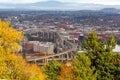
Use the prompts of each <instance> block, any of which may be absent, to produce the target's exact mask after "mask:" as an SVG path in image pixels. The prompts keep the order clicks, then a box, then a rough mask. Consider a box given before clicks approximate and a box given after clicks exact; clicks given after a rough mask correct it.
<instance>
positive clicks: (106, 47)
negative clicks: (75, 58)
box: [85, 31, 116, 80]
mask: <svg viewBox="0 0 120 80" xmlns="http://www.w3.org/2000/svg"><path fill="white" fill-rule="evenodd" d="M115 44H116V42H115V40H114V37H113V36H111V37H110V40H109V41H101V42H100V41H98V36H97V34H96V32H95V31H93V32H91V34H90V35H89V36H87V37H86V40H85V49H86V51H87V55H88V56H89V58H90V59H91V63H92V66H94V67H95V68H96V72H97V79H98V80H112V79H114V71H115V66H114V64H113V63H112V60H113V59H114V53H113V52H112V50H113V49H114V48H115Z"/></svg>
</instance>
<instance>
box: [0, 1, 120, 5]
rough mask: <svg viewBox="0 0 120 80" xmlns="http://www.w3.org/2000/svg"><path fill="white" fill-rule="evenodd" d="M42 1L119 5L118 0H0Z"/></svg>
mask: <svg viewBox="0 0 120 80" xmlns="http://www.w3.org/2000/svg"><path fill="white" fill-rule="evenodd" d="M44 1H59V2H70V3H71V2H72V3H94V4H104V5H120V0H81V1H80V0H0V3H11V4H12V3H13V4H19V3H36V2H44Z"/></svg>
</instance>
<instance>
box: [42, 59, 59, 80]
mask: <svg viewBox="0 0 120 80" xmlns="http://www.w3.org/2000/svg"><path fill="white" fill-rule="evenodd" d="M60 71H61V67H60V64H59V63H58V62H57V61H55V60H54V59H52V60H51V61H50V63H48V64H47V65H45V66H44V67H43V73H45V74H46V77H47V78H46V80H58V76H59V75H60Z"/></svg>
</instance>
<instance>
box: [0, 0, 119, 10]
mask: <svg viewBox="0 0 120 80" xmlns="http://www.w3.org/2000/svg"><path fill="white" fill-rule="evenodd" d="M103 8H116V9H120V5H101V4H92V3H91V4H90V3H67V2H59V1H43V2H37V3H25V4H8V3H7V4H5V3H4V4H2V3H0V9H17V10H100V9H103Z"/></svg>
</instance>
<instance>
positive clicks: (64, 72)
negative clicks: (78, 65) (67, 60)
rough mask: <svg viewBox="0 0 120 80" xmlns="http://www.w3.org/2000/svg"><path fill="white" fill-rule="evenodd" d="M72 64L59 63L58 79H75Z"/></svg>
mask: <svg viewBox="0 0 120 80" xmlns="http://www.w3.org/2000/svg"><path fill="white" fill-rule="evenodd" d="M73 69H74V68H73V65H71V66H68V65H66V64H61V72H60V76H59V80H75V77H76V76H75V75H74V72H73Z"/></svg>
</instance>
